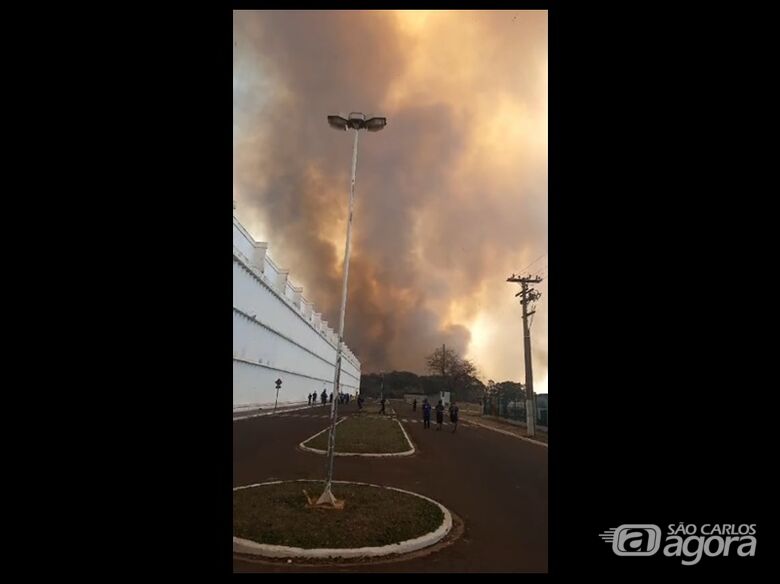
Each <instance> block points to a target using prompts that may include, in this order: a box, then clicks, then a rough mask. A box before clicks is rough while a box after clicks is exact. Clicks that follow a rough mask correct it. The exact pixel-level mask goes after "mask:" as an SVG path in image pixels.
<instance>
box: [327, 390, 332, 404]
mask: <svg viewBox="0 0 780 584" xmlns="http://www.w3.org/2000/svg"><path fill="white" fill-rule="evenodd" d="M328 401H329V402H330V403H333V392H332V391H331V392H330V398H328Z"/></svg>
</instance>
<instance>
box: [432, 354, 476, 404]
mask: <svg viewBox="0 0 780 584" xmlns="http://www.w3.org/2000/svg"><path fill="white" fill-rule="evenodd" d="M425 364H426V365H427V366H428V371H430V372H431V373H432V374H434V376H441V381H442V382H443V385H444V387H445V391H447V390H449V391H451V392H454V393H455V394H456V396H457V399H460V400H466V401H472V400H474V401H476V400H479V399H480V397H481V394H482V393H484V389H485V386H484V385H483V384H482V382H480V381H479V380H478V379H477V366H476V365H474V363H472V362H471V361H469V360H468V359H464V358H463V357H461V356H460V355H458V353H456V352H455V351H454V350H453V349H446V348H445V347H441V348H436V349H435V350H434V351H433V353H431V354H430V355H428V356H427V357H426V359H425Z"/></svg>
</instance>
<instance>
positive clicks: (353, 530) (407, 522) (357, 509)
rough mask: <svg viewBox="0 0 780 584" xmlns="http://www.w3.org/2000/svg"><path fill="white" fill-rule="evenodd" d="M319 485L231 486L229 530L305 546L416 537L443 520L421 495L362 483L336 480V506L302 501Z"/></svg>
mask: <svg viewBox="0 0 780 584" xmlns="http://www.w3.org/2000/svg"><path fill="white" fill-rule="evenodd" d="M345 423H346V422H345ZM342 425H343V424H342ZM323 487H324V485H323V483H316V482H290V483H280V484H275V485H263V486H259V487H252V488H248V489H241V490H238V491H234V492H233V535H234V536H235V537H240V538H242V539H248V540H251V541H255V542H257V543H264V544H270V545H283V546H290V547H300V548H304V549H313V548H356V547H366V546H382V545H388V544H391V543H398V542H401V541H405V540H408V539H413V538H416V537H420V536H421V535H425V534H426V533H430V532H432V531H434V530H436V529H437V528H438V527H439V526H440V525H441V524H442V521H443V520H444V515H443V513H442V511H441V509H440V508H439V507H438V506H437V505H434V504H433V503H431V502H429V501H426V500H425V499H421V498H420V497H415V496H414V495H408V494H406V493H400V492H398V491H393V490H389V489H383V488H380V487H370V486H366V485H350V484H338V483H336V484H334V485H333V494H334V495H335V496H336V497H337V498H338V499H344V500H345V501H346V504H345V507H344V509H342V510H340V511H335V510H332V509H317V508H308V507H306V498H305V497H304V494H303V490H304V489H306V491H307V492H308V493H309V495H314V494H319V493H321V492H322V489H323Z"/></svg>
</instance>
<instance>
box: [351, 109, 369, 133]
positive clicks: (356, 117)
mask: <svg viewBox="0 0 780 584" xmlns="http://www.w3.org/2000/svg"><path fill="white" fill-rule="evenodd" d="M365 126H366V115H365V114H361V113H360V112H352V113H351V114H349V127H350V128H352V129H353V130H362V129H363V128H365Z"/></svg>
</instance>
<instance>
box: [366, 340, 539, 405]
mask: <svg viewBox="0 0 780 584" xmlns="http://www.w3.org/2000/svg"><path fill="white" fill-rule="evenodd" d="M425 364H426V367H427V369H428V372H429V374H428V375H418V374H416V373H412V372H411V371H387V372H385V373H384V374H382V373H366V374H363V375H361V376H360V392H361V393H362V394H363V395H364V396H367V397H379V395H380V393H381V391H382V379H383V378H384V396H385V397H387V398H396V399H397V398H402V397H403V396H404V394H407V393H419V394H425V395H432V394H438V393H439V392H441V391H449V392H450V393H451V397H452V399H455V400H457V401H462V402H472V403H481V402H482V400H483V399H484V398H485V397H486V396H489V395H490V394H493V393H495V394H496V395H501V396H502V398H504V397H506V398H509V399H512V398H514V397H515V396H517V399H522V396H523V395H524V394H523V386H522V385H521V384H519V383H514V382H512V381H503V382H501V383H493V382H492V381H491V382H489V383H488V385H485V384H484V383H482V382H481V381H480V380H479V379H478V378H477V374H478V372H477V367H476V365H474V363H473V362H471V361H469V360H468V359H464V358H463V357H461V356H460V355H458V354H457V352H455V351H453V350H452V349H445V348H444V347H440V348H438V349H436V350H435V351H433V352H432V353H431V354H430V355H428V356H427V357H426V359H425Z"/></svg>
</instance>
